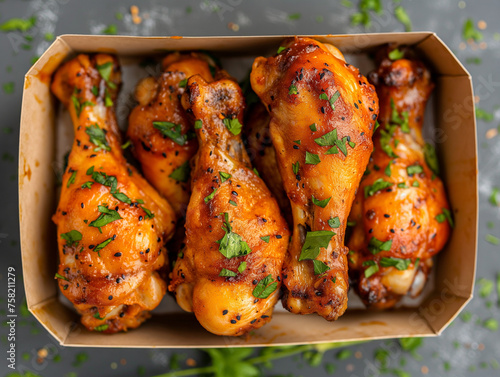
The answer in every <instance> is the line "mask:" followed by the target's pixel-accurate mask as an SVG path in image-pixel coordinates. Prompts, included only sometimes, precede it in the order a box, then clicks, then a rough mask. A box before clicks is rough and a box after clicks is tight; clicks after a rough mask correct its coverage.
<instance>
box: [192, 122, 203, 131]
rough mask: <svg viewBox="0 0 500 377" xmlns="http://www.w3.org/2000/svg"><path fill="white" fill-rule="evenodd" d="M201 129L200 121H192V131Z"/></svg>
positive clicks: (201, 123)
mask: <svg viewBox="0 0 500 377" xmlns="http://www.w3.org/2000/svg"><path fill="white" fill-rule="evenodd" d="M202 127H203V121H202V120H201V119H196V120H195V121H194V129H195V130H201V128H202Z"/></svg>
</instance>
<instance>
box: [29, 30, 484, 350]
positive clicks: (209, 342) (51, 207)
mask: <svg viewBox="0 0 500 377" xmlns="http://www.w3.org/2000/svg"><path fill="white" fill-rule="evenodd" d="M312 37H313V38H317V39H318V40H320V41H322V42H328V43H332V44H334V45H335V46H337V47H338V48H340V49H341V50H342V51H343V52H344V53H348V54H354V55H349V56H356V55H359V54H365V55H366V53H370V52H373V51H374V50H375V49H376V48H378V47H379V46H381V45H383V44H385V43H389V42H395V43H398V44H407V45H412V46H414V48H415V49H416V50H417V51H418V52H419V53H420V54H421V55H422V56H423V57H425V59H426V60H427V63H428V64H429V66H430V67H431V70H432V72H433V75H434V80H435V83H436V89H435V91H434V95H433V99H432V100H431V104H430V106H429V107H428V113H429V114H428V117H427V118H428V119H431V121H433V123H434V125H435V130H434V132H433V134H432V139H433V140H434V141H435V142H436V144H437V149H438V154H439V158H440V163H441V168H442V171H443V173H442V178H443V180H444V182H445V185H446V187H447V190H448V195H449V200H450V203H451V206H452V208H453V212H454V216H455V223H456V226H455V229H454V230H453V233H452V235H451V238H450V240H449V242H448V244H447V246H446V248H445V249H444V250H443V251H442V252H441V253H440V254H439V256H438V258H437V261H436V267H435V275H434V283H433V284H434V287H433V289H431V292H429V293H428V295H427V297H425V298H424V299H423V300H422V302H421V303H420V304H419V305H418V306H417V307H413V308H411V307H410V308H408V307H407V308H399V309H394V310H389V311H378V312H377V311H367V310H364V309H348V311H347V312H346V314H345V315H344V316H342V317H341V318H340V319H339V320H338V321H336V322H327V321H325V320H324V319H323V318H321V317H319V316H316V315H308V316H299V315H294V314H290V313H288V312H284V311H276V312H275V314H274V318H273V320H272V322H271V323H270V324H268V325H266V326H264V327H262V328H261V329H259V330H257V331H255V332H254V333H252V334H250V335H249V336H246V337H238V338H229V337H219V336H215V335H212V334H210V333H208V332H207V331H205V330H204V329H203V328H202V327H201V326H200V325H199V324H198V323H197V321H196V319H195V317H194V315H192V314H190V313H183V312H182V311H181V310H180V309H175V310H174V311H173V312H168V313H165V314H159V315H156V314H155V315H154V316H153V318H151V319H150V320H149V321H147V322H146V323H145V324H143V325H142V326H141V327H140V328H138V329H135V330H132V331H129V332H127V333H119V334H113V335H106V334H102V333H96V332H89V331H87V330H86V329H84V328H83V327H82V326H81V325H80V324H79V318H78V315H77V314H76V313H75V311H74V310H73V309H72V308H71V307H70V306H68V305H65V304H64V303H62V300H61V299H60V297H59V294H58V287H57V284H56V281H55V280H54V274H55V272H56V268H57V263H58V261H57V257H58V250H57V244H56V229H55V226H54V224H53V223H52V221H51V215H52V214H53V213H54V211H55V208H56V204H57V201H58V194H57V181H56V174H54V171H55V170H57V169H56V167H57V166H58V165H61V164H62V162H61V159H60V153H61V151H60V149H61V148H60V145H61V143H63V144H64V145H65V146H66V148H67V150H68V149H69V148H70V146H71V132H72V130H71V127H70V126H68V127H67V128H64V129H61V127H60V124H59V123H60V121H59V120H58V119H59V117H57V116H56V115H57V108H58V106H57V103H56V101H55V99H54V97H53V96H52V95H51V93H50V90H49V84H50V80H51V75H52V73H53V72H54V70H55V69H56V68H57V67H58V65H59V64H60V63H61V62H62V61H64V60H65V59H67V58H69V57H71V56H74V55H75V54H76V53H81V52H84V53H90V52H109V53H115V54H118V56H119V57H120V60H121V62H122V64H123V66H124V71H126V69H125V68H126V67H127V64H128V63H130V64H132V63H133V62H135V63H137V61H138V60H137V59H138V58H143V57H145V56H152V55H157V56H161V55H164V54H165V53H166V52H167V51H172V50H200V49H202V50H209V51H212V52H214V53H215V54H216V55H219V56H221V57H223V58H224V59H227V60H228V61H230V60H231V59H237V61H239V62H246V64H243V63H241V64H238V67H239V70H240V72H239V73H242V72H246V71H247V70H248V69H249V68H250V63H251V61H252V60H253V58H255V57H256V56H260V55H264V56H269V55H272V54H274V53H275V51H276V49H277V47H278V46H279V43H280V42H281V41H282V40H283V38H285V36H259V37H194V38H191V37H190V38H181V37H151V38H144V37H121V36H85V35H65V36H61V37H58V38H57V40H56V41H55V42H54V43H53V44H52V45H51V46H50V48H49V49H48V50H47V51H46V52H45V53H44V54H43V55H42V57H41V58H40V59H39V60H38V61H37V62H36V64H35V65H34V66H33V67H32V68H31V69H30V70H29V72H28V73H27V75H26V79H25V85H24V94H23V104H22V116H21V131H20V147H19V218H20V229H21V250H22V261H23V270H24V284H25V289H26V297H27V303H28V308H29V310H30V311H31V312H32V313H33V315H34V316H35V317H36V318H37V319H38V320H39V321H40V323H42V324H43V326H45V328H46V329H47V330H48V331H49V332H50V333H51V334H52V335H53V336H54V337H55V338H56V339H57V340H58V341H59V342H60V343H61V344H63V345H67V346H87V347H89V346H91V347H175V348H182V347H218V346H268V345H284V344H299V343H320V342H336V341H354V340H368V339H380V338H393V337H408V336H433V335H438V334H440V333H441V332H442V331H443V330H444V328H445V327H446V326H447V325H448V324H449V323H450V322H451V321H452V320H453V318H455V316H456V315H457V314H458V313H459V312H460V310H461V309H462V308H463V307H464V306H465V304H466V303H467V302H468V301H469V300H470V299H471V297H472V292H473V285H474V273H475V265H476V254H477V246H476V245H477V243H476V238H477V208H478V206H477V151H476V125H475V117H474V101H473V98H474V97H473V91H472V82H471V77H470V76H469V74H468V73H467V71H466V70H465V68H464V67H463V66H462V65H461V64H460V62H459V61H458V60H457V59H456V57H455V56H454V55H453V54H452V52H451V51H450V50H449V49H448V48H447V47H446V45H445V44H444V43H443V42H442V41H441V40H440V39H439V38H438V37H437V36H436V35H435V34H433V33H430V32H419V33H382V34H359V35H328V36H324V35H323V36H312ZM238 59H239V60H238ZM131 62H132V63H131ZM226 68H228V67H226ZM360 68H361V69H362V72H363V73H364V74H367V73H368V72H367V70H366V69H365V68H366V67H360ZM228 70H229V71H230V73H231V74H235V75H237V74H239V73H235V72H233V71H232V70H231V69H229V68H228ZM143 75H144V73H143ZM124 81H125V87H126V86H127V85H128V86H129V91H130V88H133V86H135V84H136V82H137V81H136V80H133V82H127V75H126V74H125V75H124ZM124 90H125V88H124ZM125 115H127V114H125ZM170 300H172V299H170ZM167 301H168V299H167Z"/></svg>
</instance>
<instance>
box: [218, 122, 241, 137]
mask: <svg viewBox="0 0 500 377" xmlns="http://www.w3.org/2000/svg"><path fill="white" fill-rule="evenodd" d="M223 122H224V125H225V126H226V127H227V129H228V130H229V132H231V133H232V134H233V135H239V134H240V133H241V127H243V126H242V125H241V123H240V121H239V120H238V118H234V119H230V118H224V120H223Z"/></svg>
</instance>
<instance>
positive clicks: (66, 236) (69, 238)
mask: <svg viewBox="0 0 500 377" xmlns="http://www.w3.org/2000/svg"><path fill="white" fill-rule="evenodd" d="M61 238H62V239H63V240H65V241H66V246H73V245H75V246H78V241H81V240H82V234H81V233H80V232H79V231H78V230H74V229H73V230H70V231H69V232H67V233H62V234H61Z"/></svg>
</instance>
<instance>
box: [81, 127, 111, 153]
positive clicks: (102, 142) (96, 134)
mask: <svg viewBox="0 0 500 377" xmlns="http://www.w3.org/2000/svg"><path fill="white" fill-rule="evenodd" d="M85 133H86V134H87V135H89V139H90V142H91V143H92V144H94V145H95V146H97V148H94V151H95V152H97V151H100V150H106V151H110V150H111V148H110V146H109V144H108V142H107V140H106V133H105V132H104V130H103V129H101V128H100V127H99V125H98V124H97V123H96V124H92V125H90V126H89V127H86V128H85Z"/></svg>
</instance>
